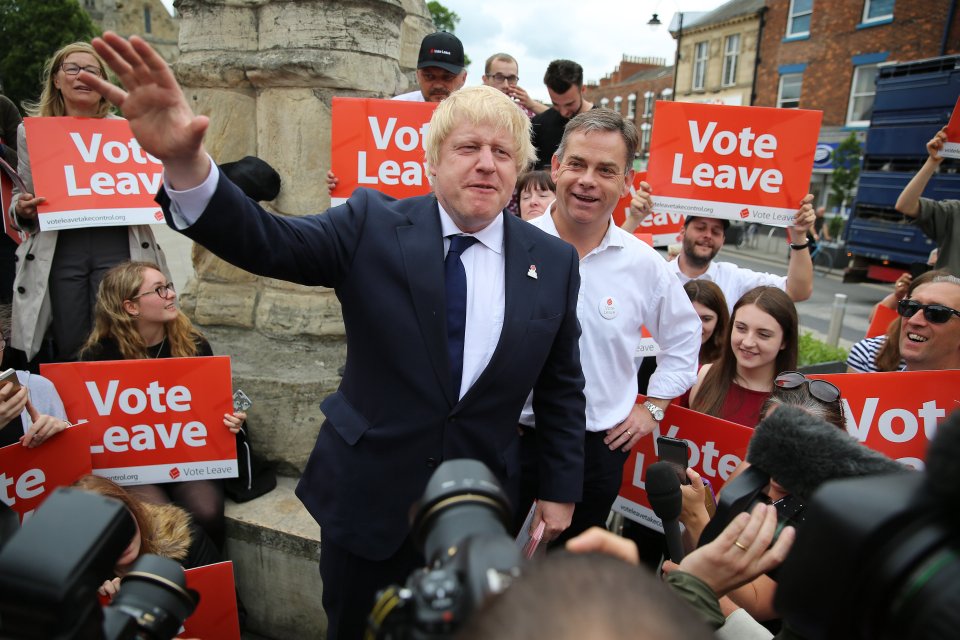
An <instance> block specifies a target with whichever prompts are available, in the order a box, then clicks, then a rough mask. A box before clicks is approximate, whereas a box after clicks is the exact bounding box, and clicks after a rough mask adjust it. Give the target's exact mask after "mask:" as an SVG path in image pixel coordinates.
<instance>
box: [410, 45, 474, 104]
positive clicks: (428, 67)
mask: <svg viewBox="0 0 960 640" xmlns="http://www.w3.org/2000/svg"><path fill="white" fill-rule="evenodd" d="M463 63H464V58H463V43H462V42H460V38H458V37H457V36H455V35H453V34H452V33H447V32H446V31H437V32H436V33H431V34H430V35H428V36H426V37H425V38H424V39H423V41H422V42H421V43H420V55H419V56H418V57H417V84H419V85H420V88H419V89H417V90H416V91H411V92H409V93H401V94H400V95H398V96H394V98H393V100H406V101H407V102H442V101H443V100H445V99H446V98H447V97H449V96H450V94H451V93H453V92H454V91H456V90H457V89H459V88H460V87H462V86H463V83H464V82H466V81H467V70H466V69H465V68H464V64H463Z"/></svg>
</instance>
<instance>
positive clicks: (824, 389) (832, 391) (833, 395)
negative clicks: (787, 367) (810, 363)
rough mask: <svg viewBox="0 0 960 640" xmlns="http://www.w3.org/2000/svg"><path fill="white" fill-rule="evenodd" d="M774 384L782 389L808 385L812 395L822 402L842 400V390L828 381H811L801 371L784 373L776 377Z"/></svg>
mask: <svg viewBox="0 0 960 640" xmlns="http://www.w3.org/2000/svg"><path fill="white" fill-rule="evenodd" d="M773 384H775V385H776V386H778V387H780V388H781V389H796V388H797V387H800V386H803V385H804V384H805V385H807V388H808V389H809V390H810V395H812V396H813V397H814V398H816V399H817V400H819V401H821V402H828V403H829V402H836V401H837V400H839V399H840V389H837V387H836V386H835V385H834V384H832V383H830V382H827V381H826V380H811V379H810V378H808V377H807V376H805V375H803V374H802V373H800V372H799V371H784V372H783V373H781V374H780V375H778V376H777V377H776V379H775V380H774V381H773Z"/></svg>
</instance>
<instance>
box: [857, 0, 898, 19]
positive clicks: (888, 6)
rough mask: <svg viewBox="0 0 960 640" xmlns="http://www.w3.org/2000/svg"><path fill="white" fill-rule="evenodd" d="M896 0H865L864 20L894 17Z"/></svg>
mask: <svg viewBox="0 0 960 640" xmlns="http://www.w3.org/2000/svg"><path fill="white" fill-rule="evenodd" d="M893 3H894V0H864V2H863V22H865V23H866V22H875V21H877V20H892V19H893Z"/></svg>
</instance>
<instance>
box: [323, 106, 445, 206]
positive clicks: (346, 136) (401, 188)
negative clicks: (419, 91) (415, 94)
mask: <svg viewBox="0 0 960 640" xmlns="http://www.w3.org/2000/svg"><path fill="white" fill-rule="evenodd" d="M436 108H437V103H436V102H406V101H404V100H375V99H372V98H334V99H333V107H332V115H331V118H332V125H331V141H330V166H331V167H332V168H333V171H334V173H336V174H337V178H338V179H339V182H338V184H337V188H336V189H334V190H333V192H332V193H331V194H330V195H331V198H330V202H331V204H334V205H337V204H341V203H343V202H344V201H346V199H347V198H349V197H350V194H351V193H353V191H354V189H356V188H357V187H369V188H371V189H376V190H377V191H380V192H381V193H385V194H387V195H389V196H393V197H395V198H409V197H412V196H422V195H424V194H427V193H430V181H429V180H428V177H427V166H426V158H425V157H424V142H423V138H424V136H425V135H426V133H427V128H428V127H429V126H430V117H431V116H432V115H433V110H434V109H436Z"/></svg>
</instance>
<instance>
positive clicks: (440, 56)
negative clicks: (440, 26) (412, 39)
mask: <svg viewBox="0 0 960 640" xmlns="http://www.w3.org/2000/svg"><path fill="white" fill-rule="evenodd" d="M424 67H440V68H441V69H444V70H445V71H449V72H450V73H460V72H462V71H463V67H464V61H463V43H462V42H460V38H458V37H457V36H455V35H453V34H452V33H447V32H446V31H437V32H436V33H431V34H430V35H428V36H427V37H425V38H424V39H423V42H421V43H420V56H419V57H418V58H417V69H423V68H424Z"/></svg>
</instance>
